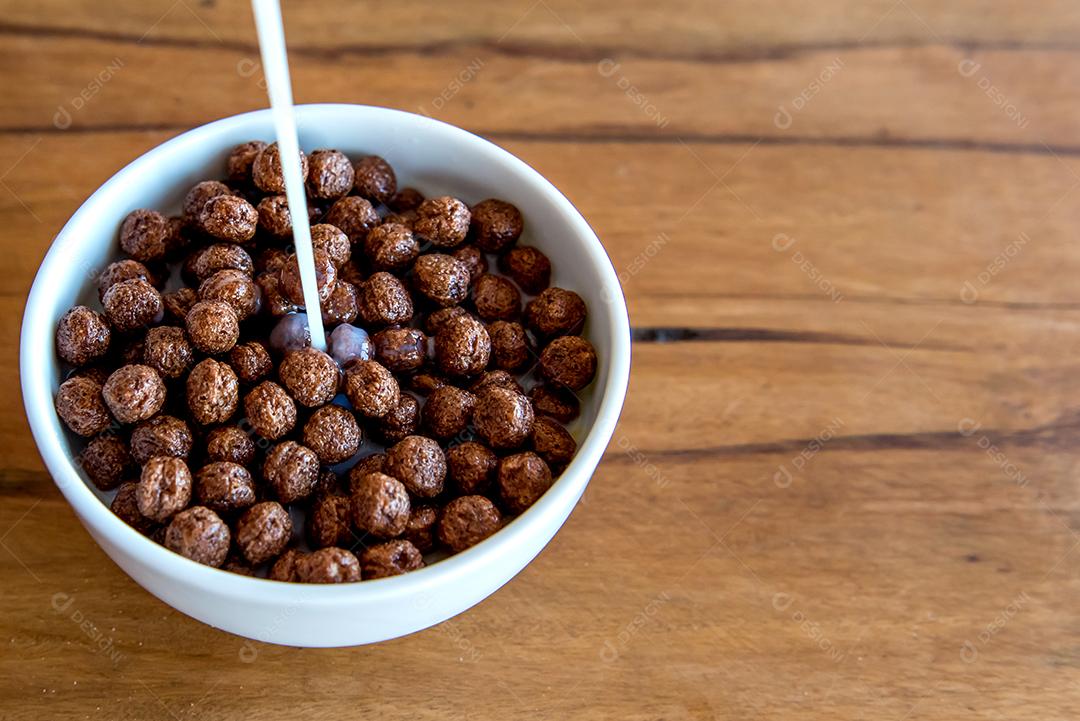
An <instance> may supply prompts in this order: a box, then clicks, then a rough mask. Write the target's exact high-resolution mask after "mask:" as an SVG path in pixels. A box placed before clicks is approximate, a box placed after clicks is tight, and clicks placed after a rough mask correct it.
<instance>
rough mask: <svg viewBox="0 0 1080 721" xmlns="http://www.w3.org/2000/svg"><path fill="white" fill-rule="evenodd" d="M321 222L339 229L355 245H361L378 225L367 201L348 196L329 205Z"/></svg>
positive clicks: (376, 215)
mask: <svg viewBox="0 0 1080 721" xmlns="http://www.w3.org/2000/svg"><path fill="white" fill-rule="evenodd" d="M322 220H323V222H324V223H329V224H330V225H332V226H334V227H335V228H338V229H340V230H341V231H342V232H343V233H345V235H347V236H349V242H350V243H352V244H353V245H356V244H357V243H363V242H364V239H365V238H366V237H367V234H368V232H369V231H371V229H372V228H374V227H375V226H377V225H378V224H379V214H378V213H376V212H375V208H374V207H372V205H371V203H370V202H369V201H368V200H366V199H364V198H361V197H358V196H355V195H349V196H346V197H344V198H342V199H341V200H338V201H336V202H335V203H334V204H333V205H331V206H330V210H328V211H326V215H325V216H323V219H322Z"/></svg>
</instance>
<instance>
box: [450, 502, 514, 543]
mask: <svg viewBox="0 0 1080 721" xmlns="http://www.w3.org/2000/svg"><path fill="white" fill-rule="evenodd" d="M501 525H502V514H500V513H499V509H498V508H496V507H495V504H494V503H492V502H491V501H489V500H488V499H486V498H484V497H483V496H461V497H460V498H455V499H454V500H452V501H450V502H449V503H447V504H446V508H444V509H443V512H442V516H441V517H440V518H439V526H438V534H439V541H440V542H441V543H442V544H443V545H444V546H446V547H447V548H449V549H450V550H451V551H453V552H454V553H460V552H461V551H464V550H465V549H466V548H469V547H470V546H475V545H476V544H477V543H480V541H483V540H484V539H485V538H487V537H488V536H490V535H491V534H493V533H495V531H497V530H499V527H500V526H501Z"/></svg>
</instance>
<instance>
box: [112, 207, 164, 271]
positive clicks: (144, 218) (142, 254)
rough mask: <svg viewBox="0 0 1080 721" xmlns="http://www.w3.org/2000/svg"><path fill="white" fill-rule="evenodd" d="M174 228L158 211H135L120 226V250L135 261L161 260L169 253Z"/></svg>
mask: <svg viewBox="0 0 1080 721" xmlns="http://www.w3.org/2000/svg"><path fill="white" fill-rule="evenodd" d="M173 232H174V231H173V228H172V226H171V224H170V223H169V219H168V218H166V217H165V216H164V215H162V214H161V213H159V212H157V211H156V210H133V211H131V212H130V213H128V215H127V217H126V218H124V222H123V223H121V224H120V248H121V249H122V250H123V251H124V252H125V253H127V254H128V255H130V256H131V257H132V258H134V259H135V260H138V261H140V262H143V263H149V262H153V261H156V260H161V259H162V258H164V257H165V254H166V253H167V252H168V251H169V247H170V242H171V235H172V233H173Z"/></svg>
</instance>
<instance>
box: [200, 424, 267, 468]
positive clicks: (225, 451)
mask: <svg viewBox="0 0 1080 721" xmlns="http://www.w3.org/2000/svg"><path fill="white" fill-rule="evenodd" d="M206 458H207V460H208V461H210V462H211V463H235V464H236V465H238V466H250V465H251V464H252V463H253V462H254V461H255V441H253V440H251V436H250V435H248V434H247V433H245V432H244V430H243V429H241V428H237V427H236V426H219V427H218V428H215V429H213V430H212V431H210V432H209V433H207V434H206Z"/></svg>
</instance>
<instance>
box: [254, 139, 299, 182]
mask: <svg viewBox="0 0 1080 721" xmlns="http://www.w3.org/2000/svg"><path fill="white" fill-rule="evenodd" d="M307 177H308V159H307V156H306V155H304V152H303V151H300V179H301V180H305V181H306V180H307ZM251 179H252V180H253V181H254V182H255V187H257V188H258V189H259V190H261V191H262V192H264V193H284V192H285V176H284V174H283V173H282V171H281V151H280V150H279V149H278V144H277V143H272V144H270V145H267V146H266V147H265V148H263V149H262V150H261V151H259V154H258V155H256V156H255V160H254V162H253V163H252V164H251Z"/></svg>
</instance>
